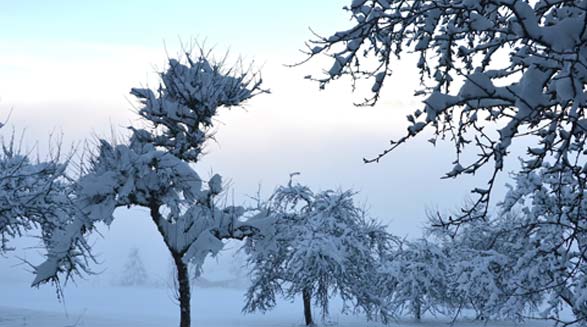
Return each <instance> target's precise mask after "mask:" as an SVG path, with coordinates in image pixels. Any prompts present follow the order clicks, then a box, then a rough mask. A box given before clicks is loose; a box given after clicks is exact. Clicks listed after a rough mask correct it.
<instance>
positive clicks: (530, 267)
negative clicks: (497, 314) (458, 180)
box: [500, 163, 587, 326]
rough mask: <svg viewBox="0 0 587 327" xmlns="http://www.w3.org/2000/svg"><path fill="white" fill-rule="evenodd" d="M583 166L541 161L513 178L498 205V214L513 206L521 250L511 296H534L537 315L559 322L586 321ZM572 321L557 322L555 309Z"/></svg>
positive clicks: (586, 220) (586, 225) (586, 237)
mask: <svg viewBox="0 0 587 327" xmlns="http://www.w3.org/2000/svg"><path fill="white" fill-rule="evenodd" d="M584 173H585V172H584V170H578V169H569V168H568V167H566V166H565V165H562V164H558V165H551V164H548V163H545V164H544V167H543V168H541V169H539V170H537V171H534V172H532V173H530V174H518V175H517V176H515V185H514V186H512V187H511V188H510V191H509V192H508V194H507V195H506V197H505V200H504V202H502V203H501V204H500V206H501V208H500V209H501V210H502V211H503V212H506V213H507V212H511V211H512V210H516V209H519V210H520V217H519V220H518V222H517V227H516V228H515V229H510V234H513V233H514V232H515V236H514V237H516V242H515V244H517V245H518V246H524V251H523V252H522V255H521V256H520V257H519V259H518V261H517V262H516V266H515V268H514V272H515V275H514V278H513V279H512V284H513V285H512V287H515V290H516V293H517V294H540V295H542V296H543V297H544V298H545V300H546V302H545V305H546V306H545V308H544V310H543V312H542V313H541V316H543V317H547V318H551V319H554V320H556V321H558V322H561V323H564V324H577V325H580V326H584V325H587V268H586V267H587V260H586V259H587V229H586V228H587V218H586V217H587V200H586V198H587V197H586V196H585V195H586V193H585V190H584V185H583V184H582V179H581V178H579V176H578V175H583V174H584ZM564 306H566V307H568V308H570V309H571V312H572V313H573V314H574V319H572V320H565V321H562V320H561V317H560V315H559V313H560V309H561V307H564Z"/></svg>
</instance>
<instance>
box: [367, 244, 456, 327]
mask: <svg viewBox="0 0 587 327" xmlns="http://www.w3.org/2000/svg"><path fill="white" fill-rule="evenodd" d="M399 244H400V246H399V247H398V248H397V249H394V250H392V251H391V252H389V254H388V255H387V256H385V257H384V259H383V260H382V261H381V266H380V268H379V271H378V275H379V282H378V286H379V287H380V291H381V294H382V297H383V298H385V299H386V300H385V306H386V308H387V310H389V312H391V313H393V314H394V315H398V314H401V313H408V314H411V315H413V316H414V318H415V319H417V320H420V319H421V318H422V315H423V314H425V313H426V312H430V313H432V314H436V313H446V296H447V288H448V282H449V280H448V279H449V278H448V274H449V267H450V263H449V261H448V260H449V258H448V255H447V253H446V251H445V250H444V249H443V248H442V247H441V246H439V245H437V244H435V243H433V242H429V241H426V240H424V239H422V240H416V241H403V242H400V243H399Z"/></svg>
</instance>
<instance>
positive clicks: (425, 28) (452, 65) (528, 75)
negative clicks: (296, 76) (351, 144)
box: [308, 0, 587, 224]
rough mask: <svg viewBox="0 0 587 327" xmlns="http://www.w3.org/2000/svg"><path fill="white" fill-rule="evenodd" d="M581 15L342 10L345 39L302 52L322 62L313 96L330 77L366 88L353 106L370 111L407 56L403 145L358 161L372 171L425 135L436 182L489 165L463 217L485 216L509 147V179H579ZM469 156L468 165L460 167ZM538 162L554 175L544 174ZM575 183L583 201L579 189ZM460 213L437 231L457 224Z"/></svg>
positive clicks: (450, 5)
mask: <svg viewBox="0 0 587 327" xmlns="http://www.w3.org/2000/svg"><path fill="white" fill-rule="evenodd" d="M586 8H587V1H585V0H570V1H560V0H554V1H551V0H548V1H547V0H537V1H530V0H487V1H471V0H459V1H453V0H409V1H404V0H353V1H352V3H351V4H350V5H349V6H348V7H346V8H345V9H346V11H348V12H349V13H350V15H351V16H352V25H351V26H350V27H349V28H348V29H345V30H341V31H339V32H336V33H334V34H332V35H331V36H329V37H317V38H316V39H315V40H313V41H310V42H309V43H308V56H309V58H312V57H315V56H318V55H320V54H322V55H326V56H328V57H330V58H331V62H332V65H331V66H330V67H329V68H327V69H326V71H325V72H326V74H325V75H323V76H309V78H312V79H314V80H317V81H319V83H320V86H321V87H325V86H326V84H328V83H329V82H331V81H333V80H335V79H337V78H339V77H342V76H350V78H351V79H352V80H353V85H355V82H359V81H360V80H361V79H367V80H369V81H370V82H369V83H370V84H369V85H371V92H372V94H373V96H372V97H371V98H369V99H366V100H365V102H364V104H371V105H372V104H374V103H375V102H376V101H377V99H378V98H379V96H380V94H381V92H383V88H382V86H383V84H384V82H385V81H386V79H387V78H389V77H390V76H391V78H392V77H393V75H392V71H393V68H394V65H397V64H398V63H397V62H398V60H400V58H401V56H402V55H407V54H410V55H413V56H418V57H419V61H418V62H417V64H416V67H414V70H415V73H416V71H417V72H418V73H419V75H420V80H421V88H420V89H418V90H415V96H419V97H421V99H422V102H423V106H422V107H421V108H419V109H417V110H415V111H414V112H413V114H410V115H408V117H407V118H408V121H409V124H408V128H407V132H406V133H405V135H404V136H403V137H401V138H399V139H397V140H392V141H391V145H390V147H388V148H387V149H385V150H384V151H383V152H382V153H380V154H379V155H376V156H374V157H372V158H370V159H365V161H366V162H376V161H379V160H380V159H382V158H383V157H384V156H386V155H387V154H388V153H389V152H390V151H393V150H394V149H395V148H397V147H398V146H399V145H401V144H403V143H405V142H407V141H409V140H410V139H411V138H413V137H415V136H417V135H419V134H421V133H422V131H424V130H425V129H426V128H429V129H431V130H432V131H433V132H434V135H435V136H434V137H433V138H432V139H431V140H430V141H431V142H432V143H435V142H436V141H437V140H438V139H448V140H450V141H451V142H453V143H454V147H455V150H456V154H455V161H454V166H453V167H452V169H450V171H449V172H447V174H446V177H456V176H459V175H463V174H475V173H476V172H478V171H479V170H480V168H481V167H484V166H487V165H488V164H489V165H491V164H492V165H493V167H492V169H491V174H490V176H491V177H490V178H489V181H488V186H487V187H484V186H483V187H479V188H476V189H474V190H473V192H474V193H476V195H477V200H476V201H475V206H473V208H472V209H476V208H477V207H481V208H483V211H484V213H487V205H488V204H489V198H490V195H491V194H492V189H493V186H494V183H495V177H496V175H497V174H498V172H500V171H501V170H503V168H504V158H505V157H506V156H507V155H508V152H509V151H510V149H511V145H512V144H513V143H514V139H515V138H519V137H524V136H526V137H527V138H528V140H529V141H530V142H533V144H534V145H533V146H531V147H529V148H528V153H527V154H526V155H525V157H524V158H523V168H522V169H521V172H528V171H532V170H535V169H538V168H540V169H546V170H549V169H551V167H561V166H562V167H566V169H569V170H574V169H582V167H583V164H585V162H586V160H585V155H586V153H585V152H584V150H586V148H585V142H586V140H587V133H586V131H587V119H586V117H585V109H586V108H587V97H586V94H585V83H586V82H587V29H586V28H585V20H586V19H587V18H586V17H587V11H586ZM357 85H360V83H359V84H357ZM469 148H471V149H470V150H469V151H474V152H476V154H477V156H467V157H465V156H462V153H463V152H465V151H467V149H469ZM466 158H472V159H466ZM546 161H551V162H553V163H556V164H554V165H552V166H549V167H546V166H544V165H543V163H544V162H546ZM541 167H542V168H541ZM577 178H578V180H579V183H578V184H577V187H579V188H581V189H580V191H581V192H583V187H584V185H585V183H586V182H587V178H586V177H585V176H584V175H583V174H578V175H577ZM472 213H473V211H472V210H469V211H466V212H464V213H463V214H462V215H460V216H459V217H453V219H452V220H450V221H442V222H441V223H443V224H457V223H459V222H463V221H466V220H468V219H469V218H471V214H472ZM459 218H460V219H459Z"/></svg>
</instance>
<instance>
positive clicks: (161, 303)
mask: <svg viewBox="0 0 587 327" xmlns="http://www.w3.org/2000/svg"><path fill="white" fill-rule="evenodd" d="M65 292H66V293H65V295H66V297H65V302H64V303H60V302H58V301H57V299H56V297H55V292H54V290H53V289H52V288H50V287H41V288H40V289H30V288H28V287H27V285H25V284H20V283H18V284H17V283H13V284H0V294H1V296H0V327H17V326H32V327H74V326H75V327H78V326H79V327H82V326H83V327H106V326H108V327H113V326H125V327H170V326H177V325H178V318H177V313H178V309H177V307H176V305H175V304H174V302H173V301H172V300H171V296H170V295H171V293H170V291H168V290H166V289H158V288H144V289H141V288H123V287H91V286H86V285H80V286H78V287H76V286H75V285H69V286H68V287H67V288H66V289H65ZM242 300H243V291H242V290H235V289H222V288H207V289H195V290H194V295H193V301H192V314H193V323H192V325H193V326H194V327H196V326H206V327H225V326H226V327H228V326H243V327H244V326H251V327H253V326H254V327H263V326H267V327H268V326H277V327H279V326H286V327H292V326H300V325H302V322H303V321H302V317H303V316H302V312H301V309H302V306H301V303H299V302H296V303H289V302H283V303H279V305H278V307H277V308H275V310H273V311H271V312H269V313H267V314H264V315H263V314H255V315H243V314H242V313H241V312H240V310H241V307H242V304H243V301H242ZM335 306H336V305H335ZM334 309H335V308H333V310H332V312H333V314H332V316H331V317H330V319H329V322H328V323H326V324H327V325H336V326H348V327H350V326H361V327H363V326H366V327H375V326H380V325H379V324H377V323H373V322H367V321H365V319H363V318H362V317H360V316H346V315H341V314H337V313H335V310H334ZM324 324H325V323H322V325H324ZM391 326H394V327H400V326H402V327H408V326H410V327H411V326H423V327H424V326H425V327H436V326H448V324H447V322H446V321H434V320H426V321H424V322H421V323H416V322H411V321H405V322H398V323H394V324H391ZM455 326H458V327H472V326H484V323H478V322H475V323H471V322H459V323H457V324H456V325H455ZM485 326H500V327H505V326H514V324H512V323H507V322H489V323H488V324H487V325H485ZM524 326H532V327H541V326H552V323H548V322H528V323H527V324H525V325H524Z"/></svg>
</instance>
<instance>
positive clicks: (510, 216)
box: [431, 212, 545, 321]
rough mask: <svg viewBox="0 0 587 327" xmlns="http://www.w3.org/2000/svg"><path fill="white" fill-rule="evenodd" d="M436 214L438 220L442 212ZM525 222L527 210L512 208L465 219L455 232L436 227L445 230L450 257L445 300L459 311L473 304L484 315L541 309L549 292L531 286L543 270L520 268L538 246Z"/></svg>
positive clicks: (521, 313) (513, 314)
mask: <svg viewBox="0 0 587 327" xmlns="http://www.w3.org/2000/svg"><path fill="white" fill-rule="evenodd" d="M478 214H482V213H478ZM431 219H432V220H433V223H435V222H434V220H436V219H441V218H439V217H436V216H433V217H431ZM522 227H523V216H522V215H521V214H519V213H516V212H507V213H503V214H500V215H497V216H496V217H487V219H486V220H485V221H483V220H481V219H475V220H472V221H470V222H468V223H466V224H463V225H460V228H459V230H458V232H457V233H456V234H454V233H451V232H448V231H447V230H445V229H432V230H433V231H435V232H437V236H440V238H441V241H442V242H441V244H442V247H443V248H444V250H445V252H446V255H447V258H448V260H447V262H448V268H447V275H446V276H447V279H446V296H445V305H446V307H447V308H449V309H450V311H452V312H453V313H454V314H455V316H456V317H458V316H459V315H461V314H462V313H463V310H464V309H472V310H474V311H475V313H476V318H477V319H480V320H484V319H503V318H507V319H513V320H517V321H519V320H522V319H524V318H525V317H527V316H529V315H530V314H532V313H533V312H536V311H537V310H538V308H539V306H540V304H541V303H542V302H543V300H544V298H545V297H544V293H543V292H527V290H528V289H527V288H528V287H530V286H531V285H535V283H537V282H538V280H537V279H535V278H536V277H538V275H535V276H533V277H530V276H526V277H522V275H521V274H520V272H521V270H520V269H522V270H523V269H526V267H525V266H526V265H527V264H528V263H529V262H528V261H527V260H528V259H529V257H528V255H529V250H530V249H531V248H532V247H533V245H532V243H531V242H530V239H529V238H528V234H526V230H525V229H524V228H522ZM528 268H529V267H528ZM531 269H540V268H539V267H537V266H535V267H532V268H531ZM538 283H539V282H538ZM524 289H526V290H524Z"/></svg>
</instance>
